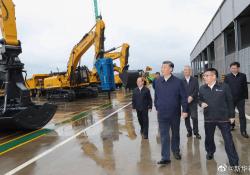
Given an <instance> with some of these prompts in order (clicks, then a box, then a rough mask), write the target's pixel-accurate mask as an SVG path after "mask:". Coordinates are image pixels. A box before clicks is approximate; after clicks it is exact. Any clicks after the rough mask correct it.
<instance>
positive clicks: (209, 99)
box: [199, 68, 239, 168]
mask: <svg viewBox="0 0 250 175" xmlns="http://www.w3.org/2000/svg"><path fill="white" fill-rule="evenodd" d="M203 77H204V80H205V84H204V85H202V86H201V87H200V91H199V104H200V106H201V107H202V108H203V109H204V112H203V113H204V121H205V124H204V127H205V149H206V152H207V155H206V158H207V160H211V159H213V157H214V153H215V151H216V146H215V143H214V133H215V129H216V126H218V128H219V129H220V131H221V134H222V137H223V140H224V145H225V150H226V153H227V157H228V159H229V164H230V166H232V168H233V167H236V166H238V165H239V157H238V154H237V152H236V149H235V146H234V141H233V138H232V134H231V131H230V122H231V123H232V122H234V108H233V98H232V95H231V92H230V88H229V86H228V85H227V84H226V83H218V82H217V78H218V71H217V70H216V69H214V68H208V69H207V70H206V71H205V72H204V74H203Z"/></svg>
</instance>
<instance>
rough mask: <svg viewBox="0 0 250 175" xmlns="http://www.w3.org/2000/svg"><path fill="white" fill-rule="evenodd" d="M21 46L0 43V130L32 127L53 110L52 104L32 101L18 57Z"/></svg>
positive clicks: (53, 112) (42, 124)
mask: <svg viewBox="0 0 250 175" xmlns="http://www.w3.org/2000/svg"><path fill="white" fill-rule="evenodd" d="M20 53H21V46H9V45H5V44H4V43H3V45H2V47H0V58H2V59H0V87H1V90H0V92H1V94H0V130H1V131H3V130H4V131H6V130H35V129H39V128H42V127H43V126H44V125H46V124H47V123H48V122H49V121H50V120H51V118H52V117H53V116H54V114H55V112H56V108H57V106H55V105H53V104H47V103H45V104H43V105H38V104H34V103H33V102H32V101H31V98H30V91H29V90H28V89H27V87H26V86H25V83H24V78H23V74H22V73H23V72H24V71H23V67H24V64H23V63H21V61H20V60H19V58H18V55H19V54H20Z"/></svg>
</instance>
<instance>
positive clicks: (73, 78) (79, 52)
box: [44, 19, 105, 101]
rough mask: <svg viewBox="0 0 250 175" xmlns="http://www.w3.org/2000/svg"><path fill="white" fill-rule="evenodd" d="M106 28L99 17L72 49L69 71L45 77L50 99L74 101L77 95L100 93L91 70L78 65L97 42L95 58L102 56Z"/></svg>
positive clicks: (68, 65)
mask: <svg viewBox="0 0 250 175" xmlns="http://www.w3.org/2000/svg"><path fill="white" fill-rule="evenodd" d="M104 29H105V24H104V22H103V20H102V19H98V20H97V22H96V24H95V25H94V26H93V27H92V28H91V30H90V31H89V32H88V33H87V34H85V35H84V37H83V38H82V39H81V40H80V42H79V43H78V44H77V45H75V46H74V48H73V49H72V51H71V54H70V57H69V61H68V64H67V71H66V72H61V73H55V75H52V76H49V77H48V78H44V89H45V90H46V94H47V98H48V99H51V98H53V99H55V98H60V99H61V98H64V99H68V100H69V101H72V100H74V99H75V97H76V96H80V95H82V94H86V93H87V94H88V95H92V96H97V95H98V89H97V87H96V86H95V85H94V84H91V83H90V75H91V72H90V71H89V70H88V68H87V67H86V66H78V65H79V62H80V59H81V57H82V56H83V54H84V53H85V52H86V51H87V50H88V49H89V48H90V47H91V46H92V45H93V44H95V58H96V59H98V58H101V57H102V52H103V50H104Z"/></svg>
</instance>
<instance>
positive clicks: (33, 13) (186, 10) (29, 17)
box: [13, 0, 222, 75]
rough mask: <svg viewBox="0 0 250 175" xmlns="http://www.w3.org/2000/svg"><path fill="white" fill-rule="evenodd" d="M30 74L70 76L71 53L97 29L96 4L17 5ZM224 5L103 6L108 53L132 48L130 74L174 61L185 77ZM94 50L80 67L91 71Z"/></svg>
mask: <svg viewBox="0 0 250 175" xmlns="http://www.w3.org/2000/svg"><path fill="white" fill-rule="evenodd" d="M13 1H14V3H15V5H16V20H17V31H18V38H19V40H20V41H21V42H22V48H23V53H22V54H21V55H20V58H21V60H22V62H24V63H25V69H26V70H27V71H28V74H29V75H31V74H33V73H49V72H50V71H51V70H52V71H56V70H57V68H59V70H60V71H64V70H66V66H67V61H68V58H69V55H70V52H71V49H72V48H73V46H74V45H75V44H77V43H78V42H79V40H80V39H81V38H82V37H83V36H84V34H85V33H86V32H88V31H89V30H90V29H91V28H92V26H93V25H94V24H95V18H94V10H93V1H92V0H72V1H69V0H40V1H38V0H13ZM221 2H222V0H99V6H100V9H101V13H102V16H103V20H104V22H105V24H106V30H105V36H106V41H105V48H106V49H109V48H111V47H114V46H119V45H121V44H122V43H124V42H126V43H128V44H130V57H129V64H130V69H144V68H145V67H146V66H148V65H149V66H152V67H153V71H154V72H155V71H159V70H160V65H161V63H162V61H164V60H166V59H170V60H172V61H173V62H174V63H175V65H176V69H175V72H179V71H181V69H182V67H183V66H184V65H185V64H189V55H190V52H191V51H192V49H193V47H194V45H195V44H196V42H197V41H198V39H199V38H200V36H201V34H202V33H203V32H204V30H205V28H206V27H207V25H208V23H209V21H210V20H211V18H212V17H213V15H214V14H215V12H216V10H217V9H218V7H219V5H220V4H221ZM93 56H94V50H93V47H92V48H91V49H90V50H89V51H88V52H87V53H86V54H85V55H83V57H82V60H81V63H82V64H85V65H87V66H88V67H89V68H92V65H93V59H94V58H93Z"/></svg>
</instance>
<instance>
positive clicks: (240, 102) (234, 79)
mask: <svg viewBox="0 0 250 175" xmlns="http://www.w3.org/2000/svg"><path fill="white" fill-rule="evenodd" d="M230 71H231V73H230V74H227V75H226V77H225V83H227V84H228V85H229V87H230V88H231V92H232V95H233V103H234V108H235V107H237V109H238V111H239V119H240V131H241V135H242V136H243V137H245V138H248V137H249V136H248V134H247V132H246V126H247V125H246V115H245V99H248V88H247V78H246V74H244V73H241V72H240V63H238V62H233V63H231V64H230ZM234 127H235V122H234V123H233V124H232V125H231V130H233V129H234Z"/></svg>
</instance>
